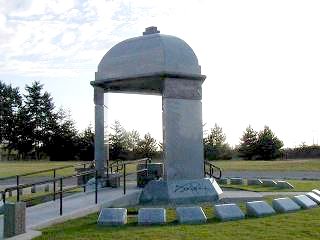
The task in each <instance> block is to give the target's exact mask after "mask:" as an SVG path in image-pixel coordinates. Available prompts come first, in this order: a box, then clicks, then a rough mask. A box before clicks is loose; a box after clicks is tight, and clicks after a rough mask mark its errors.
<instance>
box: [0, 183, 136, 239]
mask: <svg viewBox="0 0 320 240" xmlns="http://www.w3.org/2000/svg"><path fill="white" fill-rule="evenodd" d="M138 191H141V190H140V189H138V188H134V187H131V188H129V189H127V194H128V195H129V194H132V193H135V192H138ZM122 196H123V189H122V188H117V189H113V188H106V189H100V190H99V193H98V204H95V193H94V192H92V193H79V194H75V195H72V196H69V197H66V198H63V215H62V216H60V215H59V209H60V208H59V206H60V205H59V200H56V201H51V202H47V203H43V204H39V205H36V206H33V207H29V208H27V211H26V225H27V231H28V230H30V229H40V228H43V227H46V226H49V225H52V224H55V223H59V222H64V221H65V220H67V219H73V218H78V217H82V216H85V215H87V214H89V213H93V212H97V211H99V209H100V207H101V204H107V203H109V202H112V201H114V200H115V199H118V198H120V197H122ZM2 237H3V215H1V216H0V239H2Z"/></svg>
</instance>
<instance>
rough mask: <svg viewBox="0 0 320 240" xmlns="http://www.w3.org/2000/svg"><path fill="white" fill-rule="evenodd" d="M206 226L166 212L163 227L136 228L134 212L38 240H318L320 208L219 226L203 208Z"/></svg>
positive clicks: (63, 227)
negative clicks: (111, 222)
mask: <svg viewBox="0 0 320 240" xmlns="http://www.w3.org/2000/svg"><path fill="white" fill-rule="evenodd" d="M204 210H205V212H206V215H207V217H208V219H209V220H208V223H206V224H201V225H179V224H177V222H176V216H175V212H174V210H172V209H168V210H167V222H168V223H167V224H166V225H164V226H138V225H137V217H136V211H135V210H133V211H132V210H129V211H128V224H127V225H126V226H121V227H102V226H97V224H96V221H97V214H91V215H89V216H87V217H84V218H81V219H77V220H71V221H68V222H66V223H63V224H58V225H55V226H53V227H50V228H47V229H44V230H43V235H42V236H41V237H38V238H36V239H37V240H40V239H42V240H44V239H55V240H60V239H61V240H62V239H64V240H73V239H88V240H90V239H94V240H96V239H117V240H134V239H153V240H158V239H159V240H160V239H161V240H173V239H183V240H189V239H190V240H191V239H199V240H200V239H201V240H209V239H210V240H211V239H219V240H233V239H237V240H245V239H248V240H249V239H250V240H251V239H259V240H271V239H272V240H280V239H281V240H282V239H291V240H295V239H297V240H307V239H320V232H319V231H318V228H319V226H320V208H316V209H311V210H303V211H299V212H296V213H290V214H279V215H274V216H270V217H265V218H248V219H245V220H241V221H233V222H224V223H221V222H218V221H217V219H215V218H213V210H212V208H211V207H207V208H204Z"/></svg>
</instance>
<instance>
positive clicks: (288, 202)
mask: <svg viewBox="0 0 320 240" xmlns="http://www.w3.org/2000/svg"><path fill="white" fill-rule="evenodd" d="M272 207H273V208H274V209H275V210H276V212H279V213H285V212H294V211H297V210H300V209H301V207H300V206H299V205H298V204H297V203H295V202H294V201H293V200H292V199H290V198H288V197H286V198H277V199H273V200H272Z"/></svg>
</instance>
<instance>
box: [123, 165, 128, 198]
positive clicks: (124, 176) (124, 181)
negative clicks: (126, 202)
mask: <svg viewBox="0 0 320 240" xmlns="http://www.w3.org/2000/svg"><path fill="white" fill-rule="evenodd" d="M126 191H127V189H126V164H125V163H123V194H124V195H125V194H126Z"/></svg>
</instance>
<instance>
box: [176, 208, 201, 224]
mask: <svg viewBox="0 0 320 240" xmlns="http://www.w3.org/2000/svg"><path fill="white" fill-rule="evenodd" d="M176 214H177V219H178V222H179V223H181V224H197V223H205V222H206V221H207V217H206V215H205V214H204V212H203V210H202V208H201V207H199V206H195V207H178V208H176Z"/></svg>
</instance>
